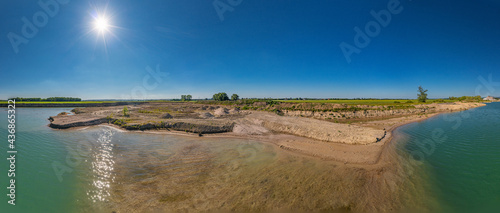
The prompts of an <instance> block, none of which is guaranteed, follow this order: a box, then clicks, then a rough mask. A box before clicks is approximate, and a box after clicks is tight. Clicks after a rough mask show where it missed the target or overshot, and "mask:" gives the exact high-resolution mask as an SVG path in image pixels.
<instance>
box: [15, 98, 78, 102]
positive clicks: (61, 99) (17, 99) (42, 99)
mask: <svg viewBox="0 0 500 213" xmlns="http://www.w3.org/2000/svg"><path fill="white" fill-rule="evenodd" d="M10 100H16V101H31V102H35V101H56V102H57V101H59V102H65V101H82V99H81V98H72V97H50V98H20V97H15V98H11V99H10Z"/></svg>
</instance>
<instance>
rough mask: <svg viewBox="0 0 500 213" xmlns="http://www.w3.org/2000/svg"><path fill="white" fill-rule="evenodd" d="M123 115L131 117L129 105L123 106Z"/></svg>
mask: <svg viewBox="0 0 500 213" xmlns="http://www.w3.org/2000/svg"><path fill="white" fill-rule="evenodd" d="M123 116H125V117H129V116H130V114H129V113H128V108H127V106H124V107H123Z"/></svg>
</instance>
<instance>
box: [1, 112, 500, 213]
mask: <svg viewBox="0 0 500 213" xmlns="http://www.w3.org/2000/svg"><path fill="white" fill-rule="evenodd" d="M69 110H70V109H63V108H21V109H17V112H16V113H17V116H16V119H17V123H16V124H17V126H16V129H17V132H16V137H17V138H16V139H17V140H16V143H17V150H18V155H17V162H16V166H17V168H16V169H17V174H16V183H17V188H16V195H17V199H16V201H17V205H16V206H10V205H8V204H7V200H8V197H7V196H5V197H4V199H3V200H4V202H3V203H2V204H0V212H40V211H42V212H112V211H116V212H128V211H127V210H130V209H135V210H137V211H152V210H160V211H165V210H172V211H189V212H192V211H201V210H216V209H227V210H237V211H245V210H254V211H255V210H269V209H299V210H306V211H307V210H311V209H319V210H334V209H339V208H340V209H342V210H349V209H350V208H356V206H367V208H366V209H381V210H387V209H393V208H400V207H402V206H405V207H407V208H411V209H420V210H428V211H433V212H436V211H437V212H457V211H464V212H470V211H480V210H492V209H500V208H499V205H500V158H499V157H498V156H500V141H499V136H500V135H499V131H498V129H499V128H500V123H499V122H500V121H499V118H500V104H498V103H494V104H489V105H488V106H486V107H481V108H478V109H475V110H473V111H469V112H460V113H451V114H447V115H440V116H436V117H433V118H431V119H428V120H426V121H423V122H419V123H414V124H410V125H407V126H404V127H401V128H399V129H398V130H397V131H396V141H394V143H392V144H394V146H395V147H396V149H395V153H396V154H394V156H393V157H394V158H395V159H396V158H397V159H399V161H398V162H399V163H398V164H397V165H394V166H393V165H389V166H388V167H386V168H383V169H380V168H373V169H372V168H369V169H365V168H362V167H357V166H345V165H343V164H338V163H335V162H325V161H321V160H317V159H313V158H308V157H304V156H300V155H295V154H293V153H289V152H286V151H283V150H280V149H279V148H275V147H274V146H272V145H269V144H266V143H261V142H256V141H251V140H244V139H232V138H217V139H216V138H203V137H201V138H198V137H186V136H173V135H161V134H146V133H135V132H122V131H118V130H116V129H112V128H108V127H90V128H86V129H75V130H53V129H51V128H49V127H47V124H48V123H49V122H48V121H47V118H48V117H49V116H53V115H57V114H58V113H59V112H61V111H69ZM0 117H3V118H5V119H1V120H0V125H1V126H0V130H1V132H0V138H4V139H5V142H3V143H2V144H4V145H1V146H0V153H2V156H6V154H5V153H6V150H7V140H6V138H7V131H6V130H7V119H6V111H4V110H2V112H1V115H0ZM458 118H460V119H458ZM459 120H460V122H461V123H460V124H459V125H458V122H459ZM438 133H441V134H438ZM433 134H434V136H435V135H439V136H440V137H433ZM429 138H430V139H442V140H433V141H434V143H435V144H434V146H433V145H432V144H430V143H429V140H426V139H429ZM433 147H434V148H433ZM419 157H420V158H419ZM408 159H417V160H419V161H415V160H408ZM8 166H9V164H8V162H7V161H6V160H4V162H3V163H0V171H1V172H0V174H3V175H0V183H1V185H3V186H4V187H7V185H8V178H7V170H8ZM392 168H399V169H398V170H397V171H398V172H394V173H395V174H397V175H393V174H392V170H391V169H392ZM388 177H390V178H388ZM393 177H398V178H393ZM4 193H5V194H7V193H8V191H7V189H6V188H4Z"/></svg>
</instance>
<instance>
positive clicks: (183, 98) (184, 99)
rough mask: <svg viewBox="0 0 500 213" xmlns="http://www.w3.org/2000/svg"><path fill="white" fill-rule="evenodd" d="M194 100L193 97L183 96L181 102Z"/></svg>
mask: <svg viewBox="0 0 500 213" xmlns="http://www.w3.org/2000/svg"><path fill="white" fill-rule="evenodd" d="M192 98H193V96H191V95H181V101H191V99H192Z"/></svg>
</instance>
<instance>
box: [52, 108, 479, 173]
mask: <svg viewBox="0 0 500 213" xmlns="http://www.w3.org/2000/svg"><path fill="white" fill-rule="evenodd" d="M480 106H484V104H480V103H454V104H452V105H450V104H448V105H439V106H438V107H439V108H437V110H435V111H438V112H433V113H425V114H418V115H405V116H400V117H394V118H383V119H381V118H370V119H366V120H365V121H362V122H358V123H353V124H342V123H334V122H329V121H325V120H319V119H314V118H307V117H296V116H279V115H276V114H274V113H270V112H262V111H233V113H230V112H229V111H230V110H226V109H224V108H215V109H213V110H212V111H210V110H211V109H207V110H206V111H207V112H205V111H196V112H195V113H198V114H201V115H206V114H207V113H208V114H210V113H209V111H210V112H212V114H210V115H215V116H213V117H211V116H209V117H208V118H207V117H204V118H201V119H200V118H192V117H186V116H185V115H183V116H185V117H180V118H178V119H167V120H161V121H160V122H158V121H154V122H153V121H149V122H146V123H145V122H144V120H146V119H149V120H150V119H151V118H150V117H146V118H142V117H141V119H142V120H141V122H142V123H140V124H137V123H138V122H135V123H134V122H131V124H130V125H126V126H125V125H123V124H122V123H119V122H118V123H117V121H120V122H121V121H122V120H123V119H121V120H120V119H113V120H114V121H113V120H110V119H109V118H110V116H106V117H104V115H108V114H110V113H111V114H112V115H113V114H119V113H120V111H121V107H106V108H99V109H92V110H90V111H88V112H86V113H80V114H76V115H58V116H53V117H51V118H50V119H49V120H51V124H50V126H51V127H53V128H59V129H65V128H75V127H79V126H93V125H106V126H111V127H114V128H117V129H119V130H121V131H124V130H142V131H143V132H145V133H153V134H173V135H183V136H193V137H200V136H203V137H210V138H217V137H233V138H242V139H248V140H257V141H263V142H267V143H271V144H274V145H276V146H277V147H279V148H281V149H283V150H287V151H290V152H293V153H299V154H302V155H307V156H312V157H316V158H321V159H325V160H333V161H337V162H340V163H343V164H355V165H374V164H377V163H379V161H380V159H381V154H382V153H383V150H384V149H385V148H386V147H387V144H389V143H391V140H392V134H393V130H394V129H396V128H397V127H399V126H402V125H405V124H408V123H412V122H418V121H421V120H424V119H427V118H430V117H433V116H435V115H438V114H441V113H447V112H454V111H461V110H467V109H471V108H475V107H480ZM135 107H136V109H134V106H130V108H131V109H132V110H141V109H142V108H140V107H137V106H135ZM141 116H142V115H141Z"/></svg>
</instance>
